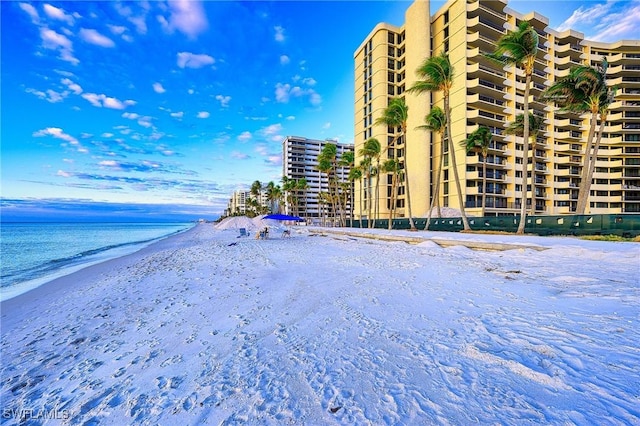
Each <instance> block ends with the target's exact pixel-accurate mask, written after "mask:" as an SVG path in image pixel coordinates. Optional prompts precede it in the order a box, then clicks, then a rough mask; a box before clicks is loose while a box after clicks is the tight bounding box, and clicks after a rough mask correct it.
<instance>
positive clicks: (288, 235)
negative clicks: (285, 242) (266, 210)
mask: <svg viewBox="0 0 640 426" xmlns="http://www.w3.org/2000/svg"><path fill="white" fill-rule="evenodd" d="M290 236H291V231H290V230H289V229H285V230H284V231H282V238H289V237H290Z"/></svg>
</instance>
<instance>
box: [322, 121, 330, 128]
mask: <svg viewBox="0 0 640 426" xmlns="http://www.w3.org/2000/svg"><path fill="white" fill-rule="evenodd" d="M330 127H331V123H329V122H327V123H324V125H323V126H322V128H323V129H328V128H330Z"/></svg>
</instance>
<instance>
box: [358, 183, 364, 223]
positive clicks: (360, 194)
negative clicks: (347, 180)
mask: <svg viewBox="0 0 640 426" xmlns="http://www.w3.org/2000/svg"><path fill="white" fill-rule="evenodd" d="M362 192H363V191H362V174H360V191H358V196H359V197H360V203H359V207H360V208H359V210H360V229H362Z"/></svg>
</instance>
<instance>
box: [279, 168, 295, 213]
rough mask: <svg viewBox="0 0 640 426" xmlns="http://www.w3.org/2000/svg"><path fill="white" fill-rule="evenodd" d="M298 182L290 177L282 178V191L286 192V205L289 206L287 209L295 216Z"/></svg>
mask: <svg viewBox="0 0 640 426" xmlns="http://www.w3.org/2000/svg"><path fill="white" fill-rule="evenodd" d="M295 188H296V180H295V179H290V178H289V177H288V176H282V191H283V192H284V199H285V204H288V205H289V208H288V209H286V211H288V212H289V213H291V214H295V202H294V201H295V194H294V191H295Z"/></svg>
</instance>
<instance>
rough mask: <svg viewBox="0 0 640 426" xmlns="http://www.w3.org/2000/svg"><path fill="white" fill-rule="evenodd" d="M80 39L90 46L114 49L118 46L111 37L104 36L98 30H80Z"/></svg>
mask: <svg viewBox="0 0 640 426" xmlns="http://www.w3.org/2000/svg"><path fill="white" fill-rule="evenodd" d="M79 35H80V38H81V39H83V40H84V41H86V42H87V43H90V44H95V45H96V46H101V47H114V46H115V45H116V44H115V43H114V42H113V40H111V39H110V38H109V37H106V36H103V35H102V34H100V33H99V32H97V31H96V30H92V29H87V28H80V34H79Z"/></svg>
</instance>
